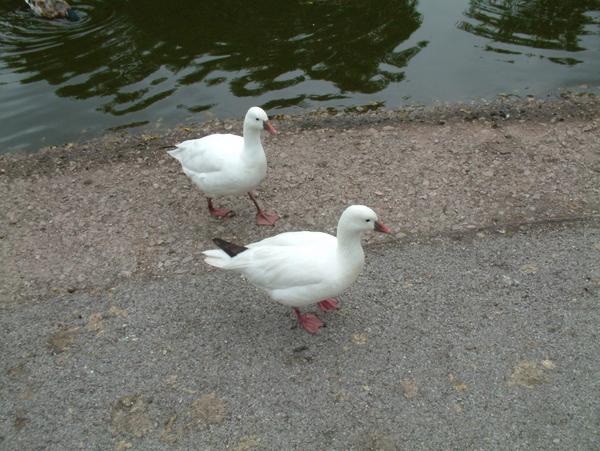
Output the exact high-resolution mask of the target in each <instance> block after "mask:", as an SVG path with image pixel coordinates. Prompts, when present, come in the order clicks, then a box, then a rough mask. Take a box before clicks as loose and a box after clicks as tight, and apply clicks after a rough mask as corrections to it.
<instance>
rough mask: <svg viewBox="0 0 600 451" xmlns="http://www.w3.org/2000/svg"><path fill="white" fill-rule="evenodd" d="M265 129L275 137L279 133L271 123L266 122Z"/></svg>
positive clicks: (264, 123)
mask: <svg viewBox="0 0 600 451" xmlns="http://www.w3.org/2000/svg"><path fill="white" fill-rule="evenodd" d="M263 128H264V129H265V130H266V131H268V132H269V133H270V134H271V135H274V134H275V133H277V130H275V128H274V127H273V126H272V125H271V121H264V122H263Z"/></svg>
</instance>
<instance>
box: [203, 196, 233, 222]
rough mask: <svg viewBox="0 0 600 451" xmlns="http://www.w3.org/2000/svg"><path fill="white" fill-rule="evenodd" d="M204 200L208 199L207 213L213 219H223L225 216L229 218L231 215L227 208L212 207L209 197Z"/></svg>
mask: <svg viewBox="0 0 600 451" xmlns="http://www.w3.org/2000/svg"><path fill="white" fill-rule="evenodd" d="M206 199H208V211H209V213H210V215H211V216H214V217H215V218H224V217H225V216H229V215H230V214H231V210H229V209H228V208H215V207H213V204H212V199H211V198H210V197H207V198H206Z"/></svg>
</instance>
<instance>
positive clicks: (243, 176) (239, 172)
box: [169, 134, 267, 197]
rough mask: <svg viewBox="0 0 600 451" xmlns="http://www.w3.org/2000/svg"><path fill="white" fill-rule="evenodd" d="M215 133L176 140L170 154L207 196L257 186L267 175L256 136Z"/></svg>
mask: <svg viewBox="0 0 600 451" xmlns="http://www.w3.org/2000/svg"><path fill="white" fill-rule="evenodd" d="M248 141H249V142H248V143H247V144H246V146H244V138H242V137H241V136H236V135H231V134H214V135H209V136H205V137H204V138H200V139H192V140H188V141H184V142H182V143H180V144H177V146H176V148H175V149H174V150H171V151H169V155H171V156H172V157H173V158H175V159H177V160H179V162H180V163H181V167H182V169H183V172H184V173H185V174H186V175H187V176H188V177H189V178H190V179H191V180H192V182H193V183H194V184H195V185H196V186H198V188H200V190H201V191H202V192H204V193H205V194H206V195H207V196H208V197H216V196H227V195H239V194H243V193H246V192H248V191H251V190H253V189H254V188H256V187H257V186H258V185H259V184H260V182H261V181H262V180H263V179H264V178H265V176H266V175H267V158H266V156H265V153H264V150H263V148H262V145H261V143H260V138H259V137H258V136H257V137H256V139H254V140H248Z"/></svg>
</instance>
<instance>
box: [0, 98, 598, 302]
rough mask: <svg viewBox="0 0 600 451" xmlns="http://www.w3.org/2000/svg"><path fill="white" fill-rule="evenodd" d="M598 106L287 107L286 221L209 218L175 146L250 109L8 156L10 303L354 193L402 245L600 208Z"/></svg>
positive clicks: (84, 286)
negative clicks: (291, 110)
mask: <svg viewBox="0 0 600 451" xmlns="http://www.w3.org/2000/svg"><path fill="white" fill-rule="evenodd" d="M598 104H599V102H598V100H597V99H596V98H595V97H593V96H583V95H580V96H576V95H573V96H566V95H565V97H564V98H561V99H557V100H545V101H541V100H536V99H532V98H531V99H528V100H515V99H510V98H507V99H504V100H499V101H497V102H494V103H476V104H472V105H466V104H465V105H452V106H442V105H440V106H436V107H429V108H419V107H412V108H407V109H405V110H401V111H392V112H386V111H373V112H371V111H363V112H356V111H352V112H341V113H340V112H338V113H336V114H331V113H328V112H321V113H314V114H307V115H305V116H292V117H289V116H284V117H275V118H273V123H274V125H275V126H276V127H277V128H278V130H279V132H280V133H279V134H278V135H276V136H265V137H264V138H263V142H264V146H265V149H266V152H267V158H268V161H269V173H268V176H267V179H266V180H265V181H264V182H263V184H262V185H261V187H260V192H259V196H260V197H259V199H260V202H261V203H262V204H264V205H265V206H266V208H267V209H268V210H274V211H276V212H277V213H279V214H280V215H281V216H282V219H281V220H280V221H279V222H278V223H277V224H276V226H275V227H274V228H273V229H270V228H260V227H257V226H256V225H255V224H254V209H253V206H252V204H251V203H250V201H249V200H248V199H247V198H245V197H239V198H235V197H232V198H223V199H218V200H217V201H216V204H217V205H222V206H226V207H229V208H233V209H234V211H235V212H236V213H237V215H236V216H235V217H233V218H228V219H225V220H217V219H213V218H210V217H209V216H208V215H207V211H206V202H205V199H204V197H203V196H202V194H201V193H200V192H199V191H198V190H197V189H196V188H195V187H194V186H192V184H191V183H190V181H189V180H188V179H187V177H186V176H185V175H184V174H183V173H182V172H181V169H180V167H179V164H178V163H177V162H176V161H175V160H174V159H172V158H170V157H169V156H168V155H167V154H166V148H168V147H169V146H171V145H172V144H174V143H177V142H180V141H181V140H184V139H189V138H192V137H200V136H204V135H206V134H209V133H213V132H231V133H241V130H240V128H241V120H231V121H218V122H213V123H209V124H201V125H197V126H194V125H192V126H189V127H179V128H176V129H173V130H169V131H168V132H167V133H164V134H162V135H148V134H141V135H128V134H114V135H108V136H105V137H103V138H102V139H99V140H95V141H92V142H87V143H83V144H72V143H71V144H66V145H65V146H62V147H55V148H49V149H44V150H42V151H41V152H39V153H36V154H33V155H27V156H22V155H5V156H2V157H0V203H1V205H0V211H1V212H2V213H1V214H0V239H1V241H0V243H1V246H0V248H1V258H2V261H3V262H4V264H3V265H2V268H0V281H1V283H0V286H1V288H0V290H1V291H0V305H7V304H11V303H15V302H16V303H19V302H23V301H25V300H31V299H35V298H38V297H40V296H41V297H44V296H46V295H47V294H48V293H52V294H59V293H63V294H64V293H67V292H69V293H71V292H74V291H82V290H83V291H89V290H98V289H100V290H102V289H106V288H108V287H112V286H114V285H115V284H117V283H119V282H120V281H122V280H123V279H128V278H131V277H143V278H157V277H158V278H160V277H165V276H169V275H171V274H195V273H198V272H204V271H206V270H207V269H206V268H205V267H204V265H203V263H202V262H201V261H200V259H199V258H198V255H199V252H200V251H201V250H202V249H204V248H206V247H207V246H212V244H211V243H210V239H211V238H213V237H215V236H219V237H223V238H225V239H228V240H233V241H238V242H241V243H244V242H248V241H250V240H256V239H259V238H261V237H265V236H267V235H269V234H272V233H277V232H282V231H287V230H299V229H307V230H322V231H329V232H333V231H334V230H335V225H336V222H337V218H338V216H339V214H340V212H341V211H342V210H343V209H344V208H345V207H346V206H348V205H349V204H353V203H362V204H365V205H368V206H370V207H372V208H374V209H375V210H376V211H377V212H378V214H379V215H380V217H381V218H382V220H383V221H384V222H385V223H386V224H389V225H390V227H392V228H393V230H395V231H396V239H402V240H415V239H419V238H422V237H426V236H431V235H436V234H447V233H453V232H461V231H468V230H477V229H481V228H488V227H498V228H502V227H505V226H507V225H510V224H520V223H532V222H540V221H556V220H566V219H571V218H586V217H590V216H597V215H598V214H599V212H600V114H599V112H598V110H599V108H598ZM382 239H385V238H384V237H380V236H375V237H369V238H368V239H367V240H368V241H370V242H377V241H379V240H382Z"/></svg>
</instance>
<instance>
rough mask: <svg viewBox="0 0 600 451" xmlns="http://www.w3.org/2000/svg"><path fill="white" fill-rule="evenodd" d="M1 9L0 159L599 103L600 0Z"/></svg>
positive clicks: (118, 3) (305, 0)
mask: <svg viewBox="0 0 600 451" xmlns="http://www.w3.org/2000/svg"><path fill="white" fill-rule="evenodd" d="M71 3H72V5H73V6H74V7H75V9H76V10H77V11H78V13H79V15H80V17H81V20H79V21H78V22H68V21H64V20H57V21H49V20H45V19H41V18H37V17H34V16H33V15H32V14H31V13H30V11H29V10H28V9H27V8H26V6H24V5H25V4H24V2H23V1H21V0H8V1H7V0H4V1H1V2H0V152H7V151H33V150H36V149H38V148H39V147H40V146H43V145H48V144H58V143H64V142H73V141H80V140H84V139H88V138H90V137H92V136H94V135H98V134H101V133H103V132H105V131H106V130H108V129H130V130H136V129H137V130H142V129H144V128H146V129H148V128H150V129H155V128H160V127H165V126H170V125H173V124H177V123H182V122H185V121H189V120H192V121H203V120H206V119H208V118H212V117H215V116H216V117H242V116H243V114H244V113H245V111H246V109H247V108H248V107H250V106H252V105H260V106H262V107H263V108H265V109H266V110H267V111H268V112H269V113H271V114H274V113H284V112H285V113H297V112H300V111H303V110H306V109H314V108H317V107H335V108H343V107H347V106H354V105H364V104H371V103H376V104H379V105H384V106H385V107H387V108H394V107H399V106H401V105H403V104H407V103H431V102H434V101H443V102H453V101H461V100H470V99H476V98H480V97H484V98H492V97H494V96H495V95H497V94H499V93H516V94H518V95H527V94H532V95H545V94H548V93H552V92H556V90H557V89H559V88H571V87H578V86H581V85H586V86H587V87H588V88H589V90H590V91H592V92H596V93H600V89H599V87H600V0H529V1H525V0H445V1H441V0H420V1H417V0H378V1H377V2H374V1H358V0H310V1H309V0H297V1H293V0H289V1H281V0H279V1H273V0H261V1H258V2H239V1H231V0H219V1H214V0H201V1H198V0H172V1H169V2H166V1H159V0H144V1H133V0H130V1H128V0H88V1H85V2H83V1H75V0H73V1H72V2H71Z"/></svg>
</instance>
